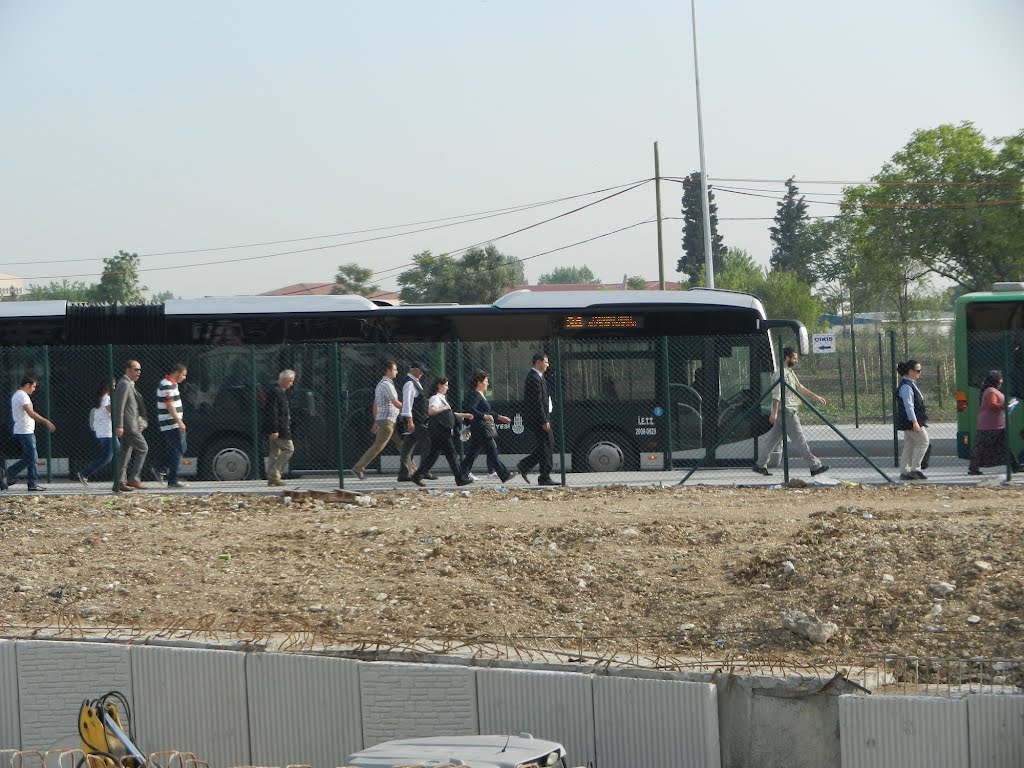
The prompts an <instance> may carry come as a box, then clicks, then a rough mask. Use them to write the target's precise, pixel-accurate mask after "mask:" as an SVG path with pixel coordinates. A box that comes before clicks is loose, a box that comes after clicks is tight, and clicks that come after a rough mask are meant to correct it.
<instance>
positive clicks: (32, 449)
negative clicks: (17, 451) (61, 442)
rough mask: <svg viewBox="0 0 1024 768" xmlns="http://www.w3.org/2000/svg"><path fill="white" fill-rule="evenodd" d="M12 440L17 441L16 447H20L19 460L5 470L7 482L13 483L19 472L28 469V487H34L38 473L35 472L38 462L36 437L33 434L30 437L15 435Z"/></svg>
mask: <svg viewBox="0 0 1024 768" xmlns="http://www.w3.org/2000/svg"><path fill="white" fill-rule="evenodd" d="M14 439H15V440H17V441H18V445H20V446H21V459H19V460H18V461H17V462H16V463H14V464H11V466H10V467H9V468H8V469H7V481H8V482H9V483H13V482H14V478H15V477H16V476H17V474H18V473H19V472H21V470H23V469H25V468H26V467H27V468H28V472H27V473H26V477H27V478H28V487H29V488H32V487H34V486H35V485H36V484H37V482H38V480H39V473H38V471H37V470H36V462H37V461H38V460H39V454H38V453H37V452H36V436H35V433H33V434H31V435H15V436H14Z"/></svg>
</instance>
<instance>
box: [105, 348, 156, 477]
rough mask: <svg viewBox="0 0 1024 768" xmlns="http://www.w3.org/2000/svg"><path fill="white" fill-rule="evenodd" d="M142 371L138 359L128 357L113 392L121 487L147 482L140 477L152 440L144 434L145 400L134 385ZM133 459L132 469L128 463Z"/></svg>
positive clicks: (145, 422) (112, 414)
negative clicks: (149, 441) (119, 450)
mask: <svg viewBox="0 0 1024 768" xmlns="http://www.w3.org/2000/svg"><path fill="white" fill-rule="evenodd" d="M141 374H142V365H141V364H140V363H139V361H138V360H129V361H128V365H127V366H125V369H124V376H122V377H121V379H120V380H119V381H118V382H117V389H116V390H115V392H114V400H115V403H114V410H113V412H112V413H111V416H113V427H114V434H115V435H117V436H118V438H119V439H120V440H121V490H122V491H134V490H142V489H143V488H145V487H146V486H144V485H143V484H142V481H141V480H139V474H140V473H141V472H142V465H143V464H144V463H145V462H146V454H147V453H149V444H148V443H147V442H146V438H145V436H144V435H143V434H142V432H143V430H145V429H146V427H147V426H148V424H149V422H147V421H146V403H145V401H144V400H143V399H142V395H140V394H139V391H138V390H137V389H136V388H135V382H137V381H138V380H139V376H140V375H141ZM129 461H130V462H131V471H128V470H129V467H128V464H129Z"/></svg>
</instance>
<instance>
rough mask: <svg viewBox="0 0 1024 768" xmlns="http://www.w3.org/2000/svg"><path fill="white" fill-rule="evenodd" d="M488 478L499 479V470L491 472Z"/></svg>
mask: <svg viewBox="0 0 1024 768" xmlns="http://www.w3.org/2000/svg"><path fill="white" fill-rule="evenodd" d="M487 479H488V480H497V479H498V473H497V472H491V473H490V474H489V475H488V476H487Z"/></svg>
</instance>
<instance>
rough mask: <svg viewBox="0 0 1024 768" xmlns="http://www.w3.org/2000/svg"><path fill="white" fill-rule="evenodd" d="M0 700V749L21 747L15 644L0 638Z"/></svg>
mask: <svg viewBox="0 0 1024 768" xmlns="http://www.w3.org/2000/svg"><path fill="white" fill-rule="evenodd" d="M0 702H3V706H0V750H3V749H21V718H20V717H19V716H18V712H19V711H20V709H21V706H20V705H19V703H18V661H17V646H16V645H15V644H14V641H13V640H0Z"/></svg>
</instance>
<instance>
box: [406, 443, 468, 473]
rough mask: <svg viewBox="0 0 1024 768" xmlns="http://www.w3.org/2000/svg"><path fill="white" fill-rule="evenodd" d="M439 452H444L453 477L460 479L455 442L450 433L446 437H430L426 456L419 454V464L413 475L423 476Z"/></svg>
mask: <svg viewBox="0 0 1024 768" xmlns="http://www.w3.org/2000/svg"><path fill="white" fill-rule="evenodd" d="M441 454H444V457H445V458H446V459H448V466H449V467H451V470H452V474H453V475H455V479H456V480H461V479H462V474H461V473H462V470H461V469H460V468H459V459H458V457H457V456H456V455H455V444H454V443H453V442H452V436H451V435H448V438H447V439H445V438H444V437H439V436H438V435H432V436H431V437H430V450H429V451H427V454H426V456H422V455H421V456H420V465H419V468H418V469H417V470H416V473H415V477H423V476H425V475H426V474H427V473H428V472H429V471H430V468H431V467H433V466H434V464H435V463H436V462H437V459H438V457H439V456H440V455H441Z"/></svg>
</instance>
